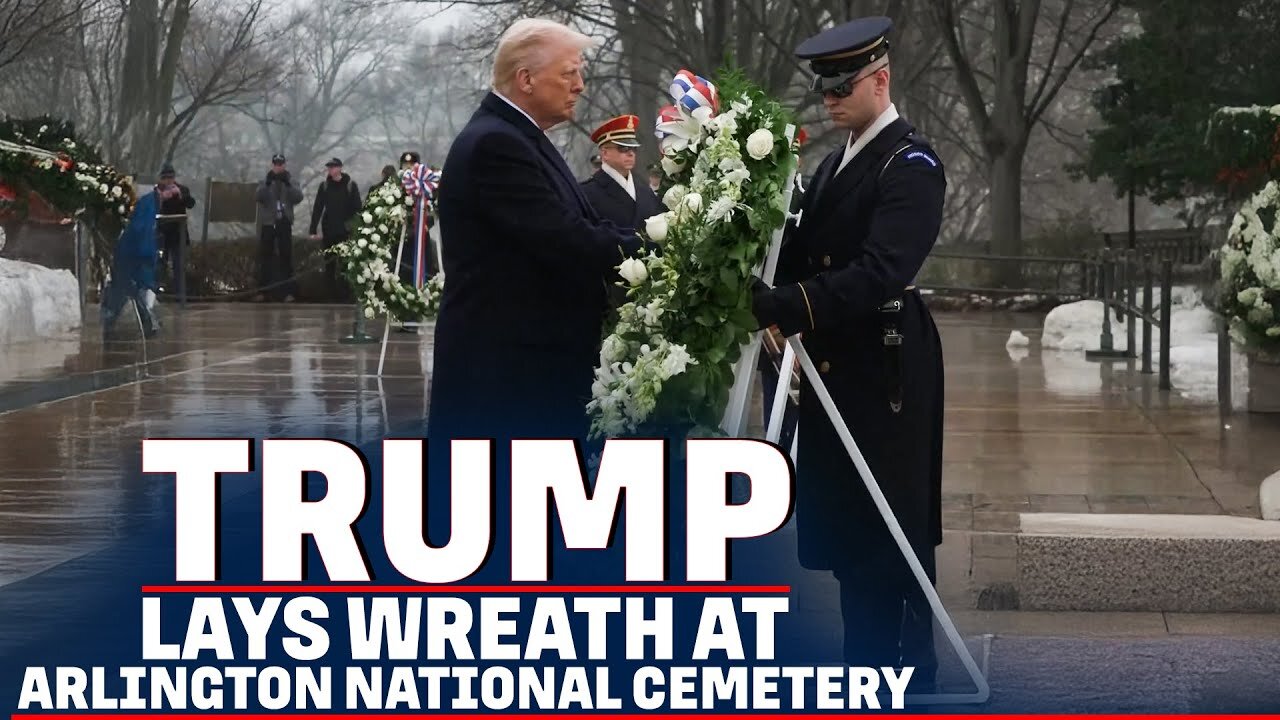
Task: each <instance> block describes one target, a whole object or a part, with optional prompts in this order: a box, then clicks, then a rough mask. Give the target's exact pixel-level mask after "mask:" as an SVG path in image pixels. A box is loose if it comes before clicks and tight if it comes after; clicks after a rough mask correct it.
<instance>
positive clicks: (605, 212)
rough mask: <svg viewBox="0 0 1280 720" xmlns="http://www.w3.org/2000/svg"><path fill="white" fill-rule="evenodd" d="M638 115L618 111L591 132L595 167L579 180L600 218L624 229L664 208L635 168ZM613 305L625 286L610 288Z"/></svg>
mask: <svg viewBox="0 0 1280 720" xmlns="http://www.w3.org/2000/svg"><path fill="white" fill-rule="evenodd" d="M639 125H640V118H639V117H637V116H635V115H620V116H618V117H615V118H613V119H611V120H609V121H608V122H606V123H604V124H603V125H601V126H600V127H598V128H596V130H595V132H593V133H591V142H593V143H595V144H596V146H597V147H598V148H599V149H600V162H601V166H600V169H599V170H596V172H595V174H594V175H592V176H591V177H589V178H587V179H586V180H584V181H583V182H582V194H583V195H585V196H586V197H587V201H588V202H590V203H591V207H592V208H594V209H595V211H596V212H597V213H598V214H599V215H600V217H602V218H604V219H605V220H608V221H610V222H612V223H613V224H614V225H617V226H618V227H620V228H623V229H626V230H636V231H639V230H642V229H644V225H645V220H648V219H649V218H651V217H653V216H654V215H659V214H661V213H662V212H663V210H665V209H666V208H664V207H663V206H662V203H661V202H660V201H659V200H658V196H657V194H656V193H654V191H653V188H652V187H650V186H649V179H648V178H647V177H642V176H640V175H638V174H637V173H636V172H635V167H636V152H637V150H638V149H639V147H640V138H639V137H638V136H637V135H636V128H637V127H639ZM610 296H611V297H612V299H613V303H614V305H615V306H618V305H621V304H622V303H624V302H626V297H627V295H626V290H625V289H624V288H621V287H614V288H611V291H610Z"/></svg>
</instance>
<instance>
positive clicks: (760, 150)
mask: <svg viewBox="0 0 1280 720" xmlns="http://www.w3.org/2000/svg"><path fill="white" fill-rule="evenodd" d="M772 152H773V133H771V132H769V129H768V128H760V129H759V130H757V131H755V132H753V133H751V135H750V136H748V137H747V154H748V155H750V156H751V157H752V158H754V159H756V160H763V159H765V158H766V157H769V153H772Z"/></svg>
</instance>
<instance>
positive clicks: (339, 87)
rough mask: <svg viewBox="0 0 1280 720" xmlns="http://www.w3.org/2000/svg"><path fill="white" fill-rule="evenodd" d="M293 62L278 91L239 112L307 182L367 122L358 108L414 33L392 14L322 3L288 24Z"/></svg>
mask: <svg viewBox="0 0 1280 720" xmlns="http://www.w3.org/2000/svg"><path fill="white" fill-rule="evenodd" d="M288 26H289V28H290V34H289V36H288V37H286V38H285V40H284V41H283V42H284V43H285V44H286V45H287V46H288V48H289V50H290V53H291V55H290V56H289V58H288V60H287V61H286V67H285V73H284V76H283V80H282V82H281V84H280V85H279V86H278V87H277V88H274V89H272V90H271V91H269V92H266V93H263V94H262V95H261V96H260V97H259V99H258V100H257V101H255V102H254V103H252V104H251V105H246V106H244V107H243V109H242V111H243V112H244V113H245V114H246V115H248V116H249V117H251V118H252V119H253V120H254V121H255V122H256V123H257V125H258V128H259V131H260V132H261V134H262V137H263V139H264V140H265V142H266V144H267V146H268V147H270V148H271V149H272V150H274V151H277V152H284V153H285V154H286V155H287V156H288V157H289V159H290V160H289V161H290V164H291V165H292V166H293V167H294V168H298V169H304V168H305V170H302V173H301V174H302V179H303V181H304V182H306V181H307V180H308V179H313V178H314V177H315V176H316V175H318V171H317V170H315V169H314V168H312V167H311V166H312V164H313V162H314V161H315V160H317V159H318V158H321V157H323V156H325V155H328V154H330V153H333V152H335V151H336V149H337V148H340V147H343V146H345V145H346V144H347V143H348V141H349V140H350V139H351V138H352V137H354V135H355V132H356V129H357V127H358V126H359V125H360V124H361V123H362V122H363V121H364V120H365V119H366V115H367V114H368V113H367V111H366V108H364V107H361V106H360V103H359V100H361V98H363V97H364V95H365V93H367V92H369V91H370V87H371V83H372V81H373V79H374V77H375V76H376V75H377V73H378V72H379V71H380V70H381V69H382V68H384V67H386V66H387V64H388V59H389V58H390V57H391V53H390V48H389V45H390V43H391V42H393V41H394V39H395V38H396V37H401V36H404V35H406V34H409V33H411V32H412V28H406V27H405V26H404V24H403V23H402V22H400V21H399V20H398V19H397V18H395V17H394V16H393V15H391V14H390V13H388V12H386V11H384V10H379V9H370V8H368V7H364V6H362V5H359V4H357V3H354V2H350V1H349V0H319V1H318V2H316V3H314V4H310V5H307V6H306V8H305V9H299V10H297V11H296V12H295V13H294V14H293V15H292V16H291V17H290V19H289V22H288Z"/></svg>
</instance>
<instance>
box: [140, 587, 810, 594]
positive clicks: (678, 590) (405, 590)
mask: <svg viewBox="0 0 1280 720" xmlns="http://www.w3.org/2000/svg"><path fill="white" fill-rule="evenodd" d="M142 592H143V594H147V595H150V594H156V593H187V594H244V593H253V594H263V593H268V594H273V595H282V594H306V595H318V594H333V593H339V594H346V595H382V594H387V593H396V594H404V595H424V594H445V595H463V594H477V593H487V594H491V595H510V594H516V593H520V594H527V595H636V594H648V595H665V594H673V595H674V594H687V593H698V594H709V595H723V594H736V595H768V594H785V593H789V592H791V586H790V585H143V586H142Z"/></svg>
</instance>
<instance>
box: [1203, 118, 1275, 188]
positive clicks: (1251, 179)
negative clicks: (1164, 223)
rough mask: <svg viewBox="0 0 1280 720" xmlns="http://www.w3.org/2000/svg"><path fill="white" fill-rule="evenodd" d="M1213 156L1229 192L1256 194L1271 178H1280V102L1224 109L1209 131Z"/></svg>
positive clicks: (1216, 178)
mask: <svg viewBox="0 0 1280 720" xmlns="http://www.w3.org/2000/svg"><path fill="white" fill-rule="evenodd" d="M1208 145H1209V155H1210V156H1211V157H1213V158H1215V159H1216V160H1217V161H1218V164H1219V166H1220V169H1219V171H1218V175H1217V176H1216V177H1215V180H1217V181H1218V182H1219V183H1220V184H1221V186H1222V187H1223V188H1224V189H1225V191H1226V193H1227V195H1228V196H1229V197H1232V198H1238V197H1241V196H1244V195H1252V194H1253V193H1255V192H1257V191H1258V190H1261V189H1262V186H1263V185H1264V184H1265V183H1266V182H1267V181H1268V180H1280V104H1277V105H1273V106H1271V107H1260V106H1255V107H1248V108H1221V109H1219V110H1218V111H1217V112H1215V113H1214V114H1213V117H1212V118H1211V120H1210V123H1209V133H1208Z"/></svg>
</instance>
